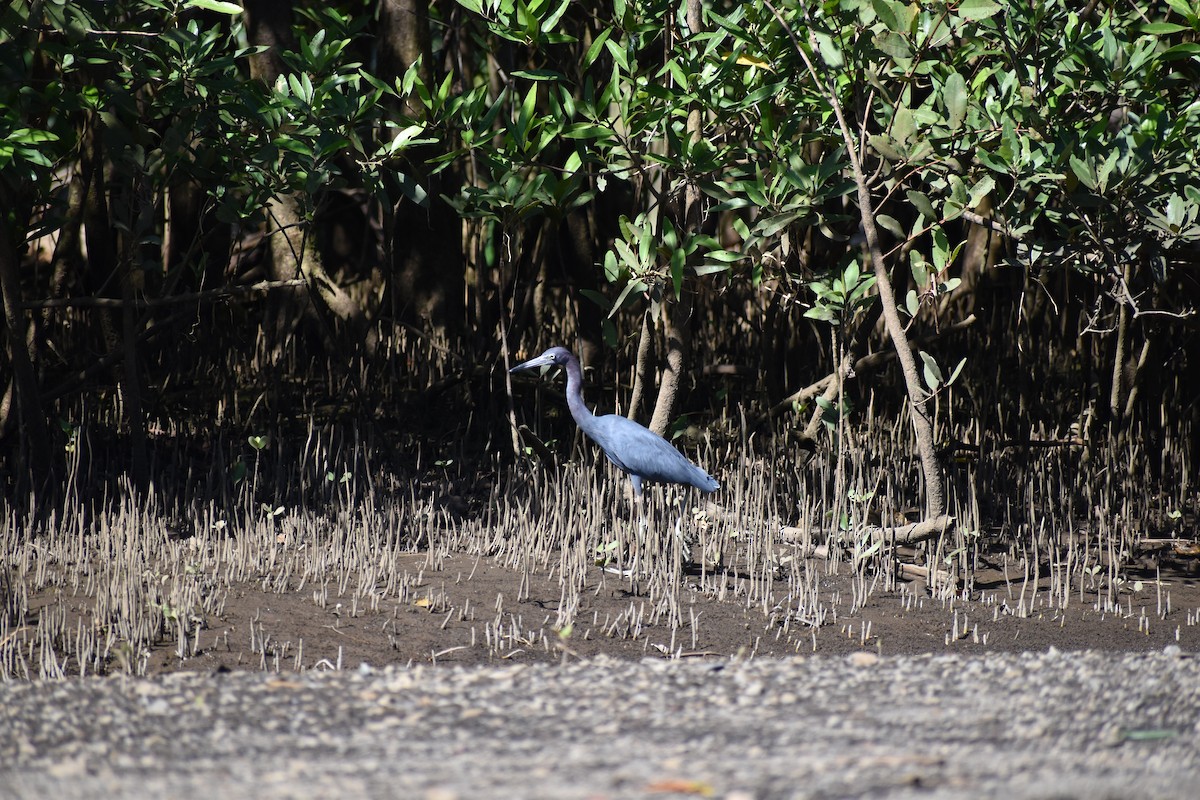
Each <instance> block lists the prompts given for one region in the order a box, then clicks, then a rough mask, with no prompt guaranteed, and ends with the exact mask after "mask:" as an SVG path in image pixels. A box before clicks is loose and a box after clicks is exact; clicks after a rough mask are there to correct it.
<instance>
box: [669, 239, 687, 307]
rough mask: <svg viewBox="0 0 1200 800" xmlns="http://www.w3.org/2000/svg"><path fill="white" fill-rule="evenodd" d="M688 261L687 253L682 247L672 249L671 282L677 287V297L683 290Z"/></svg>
mask: <svg viewBox="0 0 1200 800" xmlns="http://www.w3.org/2000/svg"><path fill="white" fill-rule="evenodd" d="M686 263H687V253H685V252H684V251H683V248H682V247H676V248H675V249H674V250H672V251H671V284H672V286H673V287H674V289H675V297H676V298H678V297H679V296H680V294H681V293H682V292H683V267H684V265H685V264H686Z"/></svg>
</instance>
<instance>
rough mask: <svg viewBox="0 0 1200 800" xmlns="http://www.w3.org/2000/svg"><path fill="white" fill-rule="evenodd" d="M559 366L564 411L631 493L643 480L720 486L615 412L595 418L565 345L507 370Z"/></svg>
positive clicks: (711, 487)
mask: <svg viewBox="0 0 1200 800" xmlns="http://www.w3.org/2000/svg"><path fill="white" fill-rule="evenodd" d="M549 366H555V367H562V368H563V369H565V370H566V371H567V407H568V408H570V409H571V416H572V417H574V418H575V424H576V425H578V426H579V429H580V430H582V431H583V432H584V433H585V434H587V436H588V438H589V439H591V440H592V441H593V442H595V443H596V444H598V445H600V449H601V450H603V451H604V455H606V456H608V460H609V461H611V462H612V463H614V464H616V465H617V467H619V468H620V469H621V470H622V471H623V472H625V473H626V474H628V475H629V480H630V481H631V482H632V483H633V491H634V494H637V495H640V494H641V493H642V482H643V481H656V482H658V483H679V484H683V485H686V486H695V487H696V488H697V489H699V490H700V491H702V492H704V493H706V494H707V493H709V492H715V491H716V490H717V489H720V488H721V484H719V483H717V480H716V478H714V477H713V476H712V475H709V474H708V473H707V472H705V471H704V470H702V469H700V468H699V467H697V466H696V465H695V464H693V463H692V462H690V461H688V460H687V458H685V457H684V455H683V454H682V453H680V452H679V451H678V450H676V449H675V448H674V447H672V446H671V444H670V442H668V441H667V440H666V439H664V438H663V437H661V436H659V435H658V434H657V433H654V432H653V431H651V430H649V429H648V428H643V427H642V426H641V425H639V424H637V423H636V422H634V421H633V420H631V419H626V418H625V417H622V416H620V415H617V414H605V415H604V416H601V417H597V416H595V415H594V414H592V412H591V411H588V408H587V406H586V405H584V403H583V372H582V370H580V369H579V360H578V359H576V358H575V356H573V355H571V351H570V350H567V349H566V348H565V347H551V348H550V349H549V350H547V351H546V352H544V353H542V354H541V355H540V356H538V357H537V358H531V359H529V360H528V361H526V362H524V363H523V364H518V365H517V366H515V367H513V368H512V369H510V370H509V372H516V371H517V370H521V369H533V368H534V367H549Z"/></svg>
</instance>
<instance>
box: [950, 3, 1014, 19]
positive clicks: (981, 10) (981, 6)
mask: <svg viewBox="0 0 1200 800" xmlns="http://www.w3.org/2000/svg"><path fill="white" fill-rule="evenodd" d="M1003 10H1004V7H1003V6H1001V5H1000V4H999V3H997V2H995V0H962V2H961V3H959V4H958V15H959V16H960V17H962V18H963V19H969V20H976V21H977V20H981V19H987V18H988V17H993V16H995V15H996V14H999V13H1000V12H1001V11H1003Z"/></svg>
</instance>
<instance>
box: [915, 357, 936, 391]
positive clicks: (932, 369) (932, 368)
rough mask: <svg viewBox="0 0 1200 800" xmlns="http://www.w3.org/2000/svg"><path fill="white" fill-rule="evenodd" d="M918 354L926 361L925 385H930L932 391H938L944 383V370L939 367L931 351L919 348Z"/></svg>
mask: <svg viewBox="0 0 1200 800" xmlns="http://www.w3.org/2000/svg"><path fill="white" fill-rule="evenodd" d="M918 354H919V355H920V356H921V361H923V362H924V363H925V368H924V369H923V370H922V374H923V376H924V378H925V385H926V386H928V387H929V390H930V391H931V392H936V391H937V390H938V387H939V386H941V385H942V370H941V368H940V367H938V365H937V361H935V360H934V358H933V356H931V355H929V353H926V352H925V351H924V350H919V351H918Z"/></svg>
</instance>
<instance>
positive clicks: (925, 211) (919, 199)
mask: <svg viewBox="0 0 1200 800" xmlns="http://www.w3.org/2000/svg"><path fill="white" fill-rule="evenodd" d="M905 195H907V197H908V202H910V203H912V204H913V207H914V208H916V209H917V211H919V212H920V213H921V215H922V216H923V217H925V220H926V222H937V220H938V213H937V212H936V211H934V210H933V203H931V202H930V201H929V196H928V195H926V194H925V193H924V192H917V191H913V190H909V191H907V192H905Z"/></svg>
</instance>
